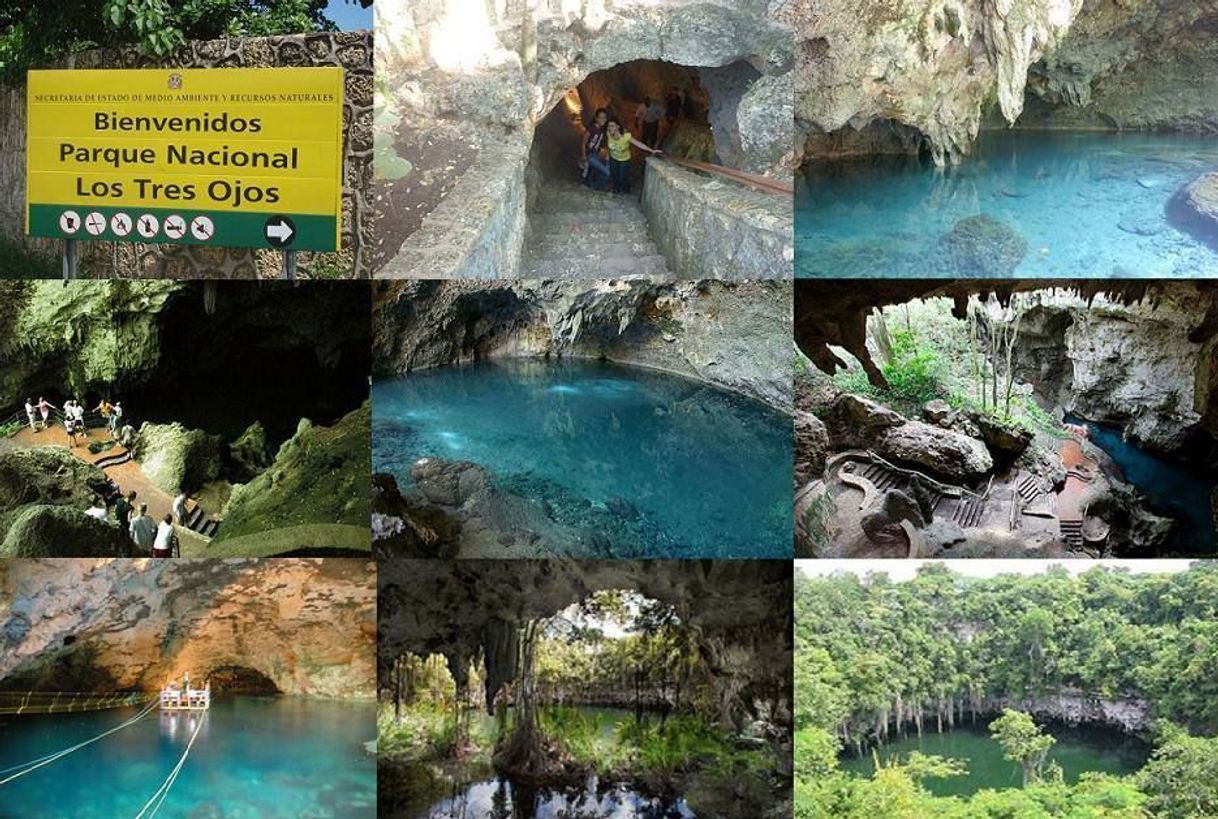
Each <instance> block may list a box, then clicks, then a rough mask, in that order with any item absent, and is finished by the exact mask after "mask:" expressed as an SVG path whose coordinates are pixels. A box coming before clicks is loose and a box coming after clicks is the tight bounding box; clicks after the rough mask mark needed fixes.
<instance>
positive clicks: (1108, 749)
mask: <svg viewBox="0 0 1218 819" xmlns="http://www.w3.org/2000/svg"><path fill="white" fill-rule="evenodd" d="M1047 730H1048V732H1049V733H1051V734H1053V736H1054V737H1056V738H1057V744H1056V745H1054V746H1053V750H1052V751H1051V752H1050V754H1049V758H1050V759H1051V760H1053V761H1055V762H1057V764H1058V765H1061V767H1062V771H1063V773H1064V774H1065V777H1066V781H1067V782H1077V781H1078V778H1079V776H1080V775H1081V774H1083V773H1086V772H1088V771H1095V772H1098V773H1110V774H1115V775H1118V776H1124V775H1125V774H1130V773H1133V772H1134V771H1136V770H1138V769H1139V768H1141V767H1142V766H1143V765H1145V764H1146V760H1147V758H1148V757H1149V753H1150V749H1149V748H1148V747H1147V746H1146V744H1145V743H1143V742H1141V741H1139V740H1137V739H1135V738H1133V737H1129V736H1126V735H1125V734H1122V733H1120V732H1118V731H1110V730H1107V729H1103V728H1069V727H1067V726H1064V725H1056V726H1048V728H1047ZM912 751H921V752H922V753H924V754H934V755H936V756H945V757H951V758H952V759H960V760H964V761H965V762H966V766H967V768H968V775H967V776H962V777H952V778H950V779H928V780H927V781H926V785H927V787H928V788H929V789H930V790H931V792H932V793H934V794H935V795H936V796H968V795H970V794H972V793H975V792H977V791H979V790H981V789H982V788H1018V787H1022V786H1023V775H1022V774H1021V773H1020V771H1019V766H1018V765H1016V764H1015V763H1014V762H1010V761H1008V760H1006V759H1003V756H1002V747H1001V746H1000V745H999V744H998V743H997V742H995V741H994V740H993V739H991V738H990V736H989V733H988V732H987V731H986V730H985V728H984V726H982V725H981V724H980V721H979V723H978V726H977V727H972V726H968V727H963V728H957V729H955V730H953V731H944V732H943V733H942V734H937V733H932V732H927V733H925V734H924V735H923V736H922V738H921V739H919V738H918V737H917V736H914V737H910V738H907V739H902V740H898V741H896V742H890V743H888V744H886V745H884V746H883V747H882V748H880V749H879V751H878V753H879V756H880V759H881V760H889V759H892V758H893V757H903V758H904V757H908V756H909V754H910V753H911V752H912ZM841 765H842V768H843V769H845V770H847V771H851V772H853V773H856V774H859V775H861V776H868V777H869V776H871V775H872V774H873V773H875V763H874V761H873V759H872V757H871V755H870V754H867V755H865V756H862V757H848V758H843V760H842V763H841Z"/></svg>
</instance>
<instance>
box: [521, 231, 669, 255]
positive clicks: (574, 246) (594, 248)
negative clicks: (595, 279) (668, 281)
mask: <svg viewBox="0 0 1218 819" xmlns="http://www.w3.org/2000/svg"><path fill="white" fill-rule="evenodd" d="M597 238H598V240H597V241H595V242H592V241H587V240H585V239H584V238H583V237H578V236H563V237H558V236H554V237H546V238H545V239H542V240H541V241H537V242H534V243H533V244H532V247H531V249H530V253H531V255H532V256H533V258H536V259H560V258H564V257H566V258H579V257H583V256H588V257H592V256H658V255H660V249H659V248H658V247H656V246H655V243H653V242H652V241H651V240H650V239H648V238H647V236H646V235H643V236H642V237H641V238H639V239H625V240H623V239H618V238H609V237H597Z"/></svg>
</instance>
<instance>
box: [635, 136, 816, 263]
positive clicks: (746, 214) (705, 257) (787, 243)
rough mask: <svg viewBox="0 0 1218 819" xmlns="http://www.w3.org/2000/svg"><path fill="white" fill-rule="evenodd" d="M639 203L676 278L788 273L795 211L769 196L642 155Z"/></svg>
mask: <svg viewBox="0 0 1218 819" xmlns="http://www.w3.org/2000/svg"><path fill="white" fill-rule="evenodd" d="M643 211H644V212H645V213H646V214H647V222H648V224H649V225H650V226H651V233H652V238H653V239H654V240H655V243H656V245H657V246H659V248H660V252H661V253H663V254H664V258H665V259H666V260H667V262H668V267H669V269H671V270H673V271H674V272H675V273H676V275H677V276H678V277H679V278H705V279H789V278H791V277H792V275H793V270H794V267H793V262H794V259H795V215H794V207H793V204H792V200H791V198H790V197H789V196H775V195H772V194H768V193H762V192H760V191H755V190H752V189H750V188H747V187H744V186H742V185H738V184H736V183H734V182H728V181H726V180H721V179H716V178H713V177H711V176H708V175H704V174H701V173H696V172H694V171H690V170H686V169H684V168H681V167H678V166H677V165H675V164H673V163H671V162H666V161H664V160H662V159H654V158H652V159H648V160H647V173H646V176H645V182H644V186H643Z"/></svg>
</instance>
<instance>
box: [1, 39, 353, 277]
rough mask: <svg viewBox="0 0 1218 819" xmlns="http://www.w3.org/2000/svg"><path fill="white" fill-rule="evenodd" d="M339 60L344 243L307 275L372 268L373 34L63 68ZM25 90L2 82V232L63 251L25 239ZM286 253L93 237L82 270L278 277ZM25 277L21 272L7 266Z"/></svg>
mask: <svg viewBox="0 0 1218 819" xmlns="http://www.w3.org/2000/svg"><path fill="white" fill-rule="evenodd" d="M321 65H338V66H342V67H343V68H344V69H345V71H346V82H345V86H344V92H343V96H344V100H343V173H344V180H343V205H342V207H343V212H342V222H343V227H342V249H341V250H340V251H339V252H338V253H309V252H304V251H302V252H300V253H299V254H298V257H297V265H298V273H299V275H301V276H302V277H307V276H315V277H327V278H332V277H336V276H338V277H344V278H346V277H356V278H366V277H367V276H368V273H369V261H370V260H369V258H368V256H369V253H370V248H371V247H372V244H373V236H372V219H371V207H372V203H371V202H370V201H369V198H368V195H367V191H368V187H369V185H370V184H371V181H372V34H371V32H366V31H365V32H359V31H353V32H333V33H330V32H326V33H317V34H302V35H292V36H285V37H259V38H248V39H235V38H234V39H224V40H206V41H197V42H191V43H187V44H185V45H183V46H182V47H181V48H180V49H178V50H177V51H176V52H175V53H174V54H173V55H171V56H169V57H166V58H163V59H157V58H152V57H147V56H144V55H142V54H140V53H139V52H138V51H137V50H136V49H134V48H129V49H119V50H97V51H89V52H84V53H81V54H76V55H73V56H72V57H70V58H68V59H67V60H66V61H65V62H64V63H62V64H61V66H60V67H64V68H153V67H156V66H167V67H178V68H256V67H266V66H281V67H288V66H321ZM25 125H26V123H25V88H24V87H18V88H7V87H2V86H0V137H2V139H0V235H2V236H5V237H8V238H10V239H15V240H18V241H21V242H24V243H25V244H26V245H27V247H29V248H30V249H31V250H40V251H50V252H53V253H56V254H58V253H59V252H60V243H59V242H58V241H56V240H49V239H47V240H41V239H26V237H25V236H24V233H25ZM280 258H281V256H280V254H279V253H278V252H275V251H271V250H254V249H251V248H218V247H192V246H187V245H145V244H137V243H119V242H87V243H84V244H83V245H82V246H81V256H80V261H79V266H80V270H81V273H82V275H87V276H98V277H107V278H111V277H122V278H175V279H177V278H182V279H187V278H226V279H227V278H234V279H240V278H247V279H248V278H254V277H257V276H261V277H277V276H278V275H279V266H280ZM4 272H7V273H21V271H4Z"/></svg>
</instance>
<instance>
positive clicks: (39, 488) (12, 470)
mask: <svg viewBox="0 0 1218 819" xmlns="http://www.w3.org/2000/svg"><path fill="white" fill-rule="evenodd" d="M106 487H107V481H106V476H105V474H104V473H103V472H102V471H101V470H100V469H98V468H97V467H94V466H90V465H89V464H86V463H85V462H84V461H81V460H80V459H79V458H76V457H75V456H73V455H72V454H71V453H70V452H68V451H67V450H66V449H59V448H57V447H38V448H35V449H17V450H13V451H11V452H5V453H3V454H0V537H3V535H4V533H5V532H7V531H8V529H9V527H10V526H11V525H12V523H13V521H14V520H15V519H16V517H17V516H18V515H19V514H20V513H21V512H22V511H24V509H25V508H26V507H28V506H30V505H34V504H43V505H51V506H64V507H68V508H70V509H72V510H73V511H74V512H76V513H77V514H80V513H81V512H83V510H85V509H87V508H88V507H89V505H90V503H91V502H92V500H93V498H94V497H95V496H97V495H99V494H103V493H104V492H105V490H106Z"/></svg>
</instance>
